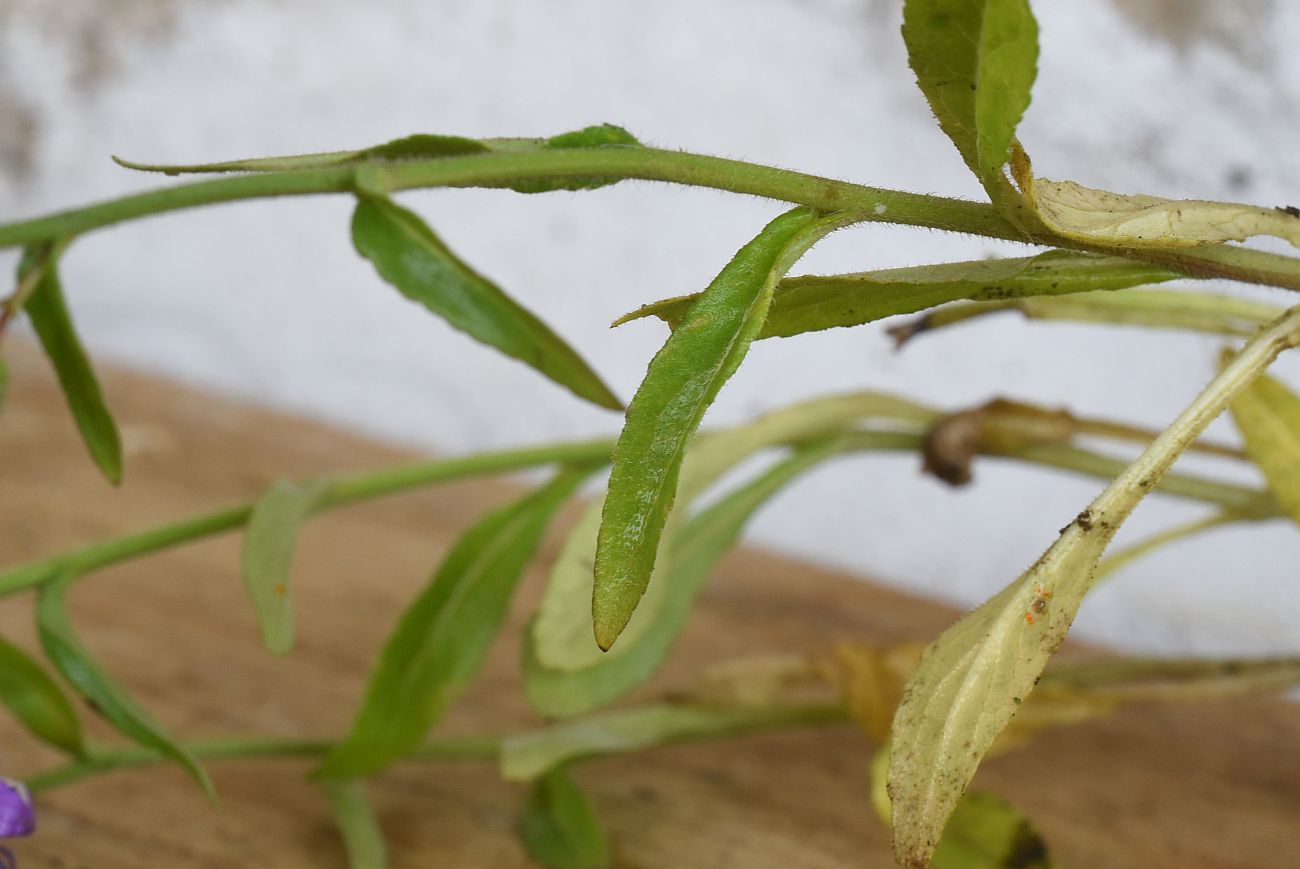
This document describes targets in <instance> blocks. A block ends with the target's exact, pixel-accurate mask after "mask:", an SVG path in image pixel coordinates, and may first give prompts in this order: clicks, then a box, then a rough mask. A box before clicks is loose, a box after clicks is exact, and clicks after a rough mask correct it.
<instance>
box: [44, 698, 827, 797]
mask: <svg viewBox="0 0 1300 869" xmlns="http://www.w3.org/2000/svg"><path fill="white" fill-rule="evenodd" d="M665 710H667V714H668V716H669V717H670V718H672V719H673V720H672V721H670V722H669V724H672V725H675V726H671V727H664V726H663V722H662V719H663V718H664V716H665V714H666V713H665ZM678 718H680V719H682V720H681V721H678V720H677V719H678ZM642 719H644V720H646V721H647V722H649V723H650V724H652V725H654V727H655V728H657V729H654V730H652V731H649V732H647V733H646V734H643V736H644V738H643V739H641V740H631V741H625V743H617V744H615V743H613V742H611V741H610V740H609V739H608V737H606V736H602V734H603V733H604V731H603V730H602V729H601V728H607V727H608V726H609V724H608V722H614V723H615V725H616V726H617V725H624V726H625V729H626V725H628V724H630V725H633V726H635V725H636V724H638V723H639V722H640V721H641V720H642ZM848 720H850V719H849V717H848V713H847V712H845V711H844V709H843V708H842V707H841V706H840V705H839V704H834V703H815V704H809V703H804V704H788V703H779V704H773V705H770V706H741V705H737V706H717V705H713V704H663V703H653V704H648V705H645V706H633V707H629V708H627V709H620V710H615V711H612V712H604V713H601V714H599V715H595V716H591V717H590V718H586V719H578V720H575V721H566V722H562V723H559V724H554V725H551V726H549V727H541V728H536V729H533V730H525V731H520V732H518V733H514V734H509V735H505V736H492V735H487V734H471V735H468V736H450V737H443V738H441V739H431V740H428V741H427V742H425V743H424V744H423V745H421V746H419V747H418V748H415V749H414V750H412V751H411V752H409V753H407V754H405V755H403V756H402V758H401V761H400V762H403V763H423V762H430V761H456V760H480V761H481V760H497V759H498V758H499V757H500V756H501V752H502V747H503V746H504V745H506V744H507V743H515V744H518V743H521V742H523V743H529V742H533V741H540V742H542V743H544V744H547V745H549V744H550V743H552V742H560V743H563V744H564V746H565V747H567V748H568V749H569V750H571V751H574V752H576V753H577V754H580V755H583V756H595V755H601V754H614V753H625V752H629V751H634V750H639V749H648V748H656V747H658V746H660V745H668V744H672V743H678V742H694V741H699V740H706V739H717V738H722V737H726V736H733V735H736V734H738V733H754V732H758V731H763V730H777V729H782V728H787V727H815V726H826V725H835V724H842V723H845V722H846V721H848ZM584 726H589V727H592V728H594V730H593V734H594V736H595V737H596V738H595V739H594V740H593V741H592V743H591V744H590V745H588V744H586V743H585V742H583V741H582V738H581V732H582V728H583V727H584ZM333 748H334V743H332V742H329V741H327V740H312V739H280V738H268V737H249V738H242V739H217V740H207V741H202V742H190V743H185V744H184V749H185V750H186V751H187V752H189V753H190V754H191V755H192V756H193V757H195V758H197V759H199V760H239V759H249V758H268V757H272V758H281V759H285V760H289V759H294V758H320V757H324V756H325V755H327V754H328V753H329V752H330V751H331V750H333ZM170 762H172V761H171V759H170V758H168V757H165V756H163V755H161V754H159V753H158V752H157V751H155V750H153V749H151V748H145V747H143V746H127V747H124V748H114V749H108V750H100V751H95V752H93V753H92V754H91V756H90V757H89V758H87V759H85V760H76V761H72V762H70V763H67V764H65V765H63V766H59V767H56V768H54V769H50V770H46V771H45V772H40V773H37V774H35V775H33V776H31V777H29V778H27V779H25V781H24V783H25V784H26V785H27V788H28V789H29V790H30V791H31V792H32V793H39V792H41V791H49V790H53V789H54V788H58V787H63V786H64V785H69V784H74V783H75V782H78V781H81V780H83V779H86V778H89V777H90V776H93V775H98V774H100V773H105V772H112V771H114V770H120V769H133V768H136V767H142V766H150V765H153V764H159V763H170Z"/></svg>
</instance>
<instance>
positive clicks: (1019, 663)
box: [889, 308, 1300, 867]
mask: <svg viewBox="0 0 1300 869" xmlns="http://www.w3.org/2000/svg"><path fill="white" fill-rule="evenodd" d="M1297 341H1300V308H1296V309H1293V310H1292V311H1289V312H1288V313H1287V314H1286V315H1285V316H1283V317H1281V318H1279V319H1278V320H1277V321H1275V322H1274V323H1273V324H1272V325H1270V326H1269V327H1268V328H1267V329H1264V330H1262V331H1261V332H1260V333H1259V334H1258V335H1257V336H1256V337H1255V338H1253V339H1252V340H1251V341H1250V342H1249V343H1248V344H1247V345H1246V347H1245V348H1244V349H1243V350H1242V352H1241V353H1240V354H1239V355H1238V356H1237V357H1236V358H1235V359H1234V360H1233V361H1232V362H1231V363H1229V364H1228V366H1227V367H1226V368H1224V369H1223V371H1221V372H1220V373H1219V375H1218V376H1217V377H1215V378H1214V380H1213V381H1211V382H1210V384H1209V385H1208V386H1207V387H1206V388H1205V390H1204V391H1203V392H1202V393H1201V394H1200V395H1199V396H1197V398H1196V399H1195V400H1194V401H1193V402H1192V403H1191V404H1190V405H1189V406H1188V407H1187V409H1186V410H1184V411H1183V413H1181V414H1180V415H1179V416H1178V418H1177V419H1176V420H1175V421H1174V422H1173V423H1172V424H1171V425H1170V426H1169V428H1167V429H1166V430H1165V431H1164V432H1162V433H1161V434H1160V436H1159V437H1158V438H1156V439H1155V440H1154V441H1153V442H1152V443H1151V445H1150V446H1149V447H1147V449H1146V450H1144V451H1143V453H1142V455H1140V456H1139V457H1138V458H1137V460H1136V461H1134V462H1133V463H1132V464H1131V465H1129V466H1128V467H1127V468H1126V469H1125V470H1124V471H1123V472H1122V473H1121V474H1120V475H1119V476H1118V477H1117V478H1116V479H1115V480H1114V481H1113V482H1112V483H1111V484H1110V485H1109V486H1108V487H1107V488H1106V489H1105V491H1103V492H1102V493H1101V494H1100V495H1098V496H1097V498H1096V499H1094V500H1093V502H1092V503H1091V504H1090V505H1089V506H1088V507H1087V508H1085V509H1084V510H1083V512H1081V513H1080V514H1079V515H1078V517H1076V518H1075V520H1074V521H1073V522H1071V523H1070V525H1069V526H1067V528H1066V529H1065V530H1064V531H1063V532H1062V534H1061V536H1060V537H1059V538H1058V539H1057V541H1056V542H1055V543H1054V544H1052V546H1050V547H1049V548H1048V549H1047V551H1046V552H1045V553H1044V554H1043V556H1042V557H1041V558H1040V559H1039V560H1038V561H1037V562H1036V563H1035V564H1034V565H1033V566H1032V567H1030V568H1029V570H1027V571H1026V572H1025V573H1024V574H1023V575H1022V576H1021V577H1020V578H1019V579H1017V580H1015V581H1014V582H1012V583H1011V584H1010V585H1008V586H1007V587H1006V588H1005V589H1003V590H1002V591H1001V592H1000V593H998V594H997V595H996V596H994V597H993V598H992V599H990V600H989V601H987V602H986V603H984V604H983V605H982V606H980V607H979V608H978V609H976V610H975V611H974V612H972V613H970V614H969V615H967V616H966V617H965V618H963V619H962V620H961V621H959V622H958V623H957V624H955V625H954V626H953V627H951V628H949V629H948V630H947V631H945V632H944V634H943V635H942V636H940V637H939V639H937V640H936V641H935V642H934V643H933V644H931V645H930V647H929V648H928V649H927V651H926V654H925V656H924V657H923V658H922V660H921V663H920V665H919V666H918V667H917V669H916V672H915V673H913V675H912V677H911V679H910V680H909V681H908V683H907V687H906V689H905V691H904V694H903V698H902V701H901V702H900V703H899V707H898V712H897V714H896V715H895V717H894V726H893V737H892V740H893V748H892V752H891V760H890V773H889V786H890V796H891V798H892V800H893V807H894V845H895V853H896V856H897V857H898V860H899V862H900V863H901V864H903V865H904V866H908V867H923V866H926V865H928V864H929V861H930V858H931V856H932V855H933V853H934V849H935V847H936V846H937V845H938V842H939V836H940V833H941V832H942V830H943V828H944V824H945V823H947V820H948V816H949V815H950V814H951V813H952V811H953V809H954V807H955V806H956V805H957V803H958V800H960V798H961V795H962V794H963V793H964V792H965V789H966V786H967V784H969V782H970V780H971V778H972V777H973V776H974V774H975V770H976V768H977V767H978V766H979V763H980V760H981V759H982V758H983V757H984V755H985V754H986V753H987V752H988V751H989V748H990V747H991V746H992V745H993V741H994V740H995V739H996V738H997V736H998V734H999V733H1001V732H1002V730H1003V729H1004V728H1005V727H1006V726H1007V724H1008V723H1009V722H1010V721H1011V719H1012V717H1013V716H1014V715H1015V714H1016V712H1017V711H1018V709H1019V706H1020V704H1021V703H1022V702H1024V699H1025V698H1026V697H1028V696H1029V693H1030V691H1032V690H1033V687H1034V685H1035V683H1036V682H1037V680H1038V678H1039V676H1040V674H1041V673H1042V672H1043V668H1044V667H1045V666H1046V665H1047V662H1048V660H1049V659H1050V658H1051V656H1052V653H1053V652H1055V651H1056V649H1057V648H1058V647H1059V646H1060V644H1061V643H1062V642H1063V641H1064V639H1065V635H1066V632H1067V631H1068V630H1069V627H1070V624H1071V623H1072V622H1073V621H1074V617H1075V614H1076V613H1077V612H1078V609H1079V606H1080V605H1081V604H1082V602H1083V598H1084V595H1086V594H1087V592H1088V590H1089V589H1090V588H1091V587H1092V585H1093V584H1094V582H1095V578H1094V574H1095V570H1096V567H1097V561H1098V559H1099V558H1100V557H1101V554H1102V551H1103V550H1104V549H1105V548H1106V546H1107V544H1108V543H1109V542H1110V539H1111V538H1112V537H1113V536H1114V534H1115V531H1116V529H1117V528H1118V527H1119V525H1120V524H1121V523H1122V522H1123V521H1124V520H1125V519H1126V518H1127V517H1128V515H1129V514H1130V513H1131V512H1132V511H1133V509H1134V507H1136V506H1137V504H1138V503H1139V502H1140V501H1141V499H1142V497H1143V496H1144V495H1146V494H1147V492H1149V491H1151V489H1152V488H1153V487H1154V486H1155V485H1156V484H1157V483H1158V482H1159V481H1160V479H1161V478H1162V477H1163V476H1164V475H1165V473H1166V472H1167V471H1168V470H1169V467H1170V465H1171V464H1173V462H1174V460H1175V459H1176V458H1177V457H1178V455H1179V454H1180V453H1181V452H1182V451H1183V450H1184V449H1185V448H1186V447H1187V445H1188V444H1190V443H1191V442H1192V441H1193V440H1195V439H1196V437H1197V436H1199V435H1200V433H1201V432H1202V431H1203V430H1204V429H1205V427H1206V426H1207V425H1208V424H1209V423H1210V421H1211V420H1213V419H1214V418H1215V417H1216V416H1218V415H1219V414H1220V413H1221V412H1222V411H1223V410H1224V408H1226V407H1227V405H1228V404H1229V403H1230V402H1231V401H1232V400H1233V399H1234V398H1235V397H1236V396H1237V395H1238V394H1239V393H1240V392H1241V391H1242V390H1243V389H1244V388H1245V387H1246V386H1247V385H1248V384H1249V383H1250V382H1251V381H1252V380H1253V379H1254V378H1255V377H1257V376H1258V375H1259V373H1260V372H1261V371H1263V369H1264V368H1265V367H1266V366H1267V365H1268V364H1269V363H1270V362H1272V360H1273V359H1274V358H1275V357H1276V356H1277V354H1278V353H1279V352H1281V350H1283V349H1285V348H1287V347H1292V346H1295V344H1296V343H1297Z"/></svg>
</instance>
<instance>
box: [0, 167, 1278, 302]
mask: <svg viewBox="0 0 1300 869" xmlns="http://www.w3.org/2000/svg"><path fill="white" fill-rule="evenodd" d="M362 168H364V169H366V170H367V172H366V176H367V183H370V184H374V183H380V184H382V186H383V188H384V189H386V190H407V189H412V188H422V187H484V186H486V187H492V186H501V185H503V184H506V183H510V182H518V181H524V180H546V179H565V178H582V177H591V176H593V175H596V176H605V177H609V178H640V179H645V180H651V181H666V182H671V183H676V184H685V185H689V186H696V187H711V188H713V189H716V190H726V191H730V192H733V193H746V194H751V195H755V196H762V197H765V198H768V199H777V200H781V201H784V202H791V203H795V204H799V205H808V206H812V207H814V208H817V209H821V210H824V211H843V210H849V211H862V212H865V214H864V215H863V219H864V220H875V221H880V222H885V223H899V224H904V225H908V226H925V227H930V228H932V229H944V230H950V231H953V232H964V233H970V234H973V235H980V236H985V237H988V238H1001V239H1009V240H1012V241H1023V242H1030V243H1035V244H1045V245H1050V246H1058V247H1071V248H1075V249H1079V250H1093V251H1098V252H1102V253H1109V254H1114V253H1116V252H1117V251H1116V250H1114V249H1112V248H1100V247H1096V246H1090V245H1087V244H1083V243H1079V242H1075V241H1072V240H1070V239H1065V238H1059V237H1057V236H1054V235H1050V236H1026V235H1025V234H1024V233H1023V232H1021V231H1020V230H1018V229H1016V228H1015V227H1013V226H1012V225H1011V224H1010V223H1008V222H1007V221H1006V220H1005V219H1004V218H1002V217H1001V216H1000V215H999V214H998V213H997V211H996V209H994V207H993V206H992V205H990V204H988V203H982V202H969V201H965V200H961V199H952V198H948V197H943V196H930V195H925V194H920V193H906V192H902V191H897V190H888V189H884V188H879V187H867V186H864V185H861V184H851V183H849V182H846V181H836V180H833V179H829V178H822V177H818V176H816V175H808V174H805V173H802V172H793V171H790V170H787V169H777V168H774V167H770V166H761V165H757V164H754V163H746V162H743V161H739V160H727V159H724V158H721V157H710V156H705V155H702V154H690V153H686V152H682V151H666V150H660V149H657V148H641V147H635V148H634V147H626V148H571V149H551V150H543V151H534V152H496V153H488V154H476V155H473V156H465V157H442V158H438V159H430V160H409V161H403V162H388V163H369V164H365V165H364V166H363V167H362ZM356 179H357V168H356V167H352V166H345V167H335V168H327V169H299V170H292V171H282V172H265V173H258V174H251V175H237V176H229V177H222V178H217V179H213V180H205V181H198V182H194V183H189V184H180V185H177V186H174V187H167V188H162V189H158V190H151V191H147V192H144V193H138V194H135V195H131V196H125V197H122V198H120V199H114V200H110V201H107V202H101V203H98V204H95V205H89V206H86V207H84V208H77V209H72V210H69V211H63V212H59V213H57V214H52V215H48V216H45V217H38V218H34V219H32V220H25V221H19V222H17V223H11V224H9V225H7V226H0V247H11V246H14V245H21V244H30V243H32V242H38V241H43V240H48V239H53V238H58V237H64V236H68V235H75V234H79V233H83V232H87V231H89V230H93V229H98V228H100V227H104V226H110V225H112V224H115V223H121V222H123V221H127V220H134V219H137V218H141V217H147V216H150V215H154V214H161V213H164V212H168V211H176V210H180V209H185V208H193V207H196V206H200V205H211V204H215V203H221V202H234V201H238V200H244V199H258V198H266V197H274V196H298V195H307V194H317V193H346V192H351V191H353V190H355V189H356V183H357V181H356ZM1119 252H1120V253H1123V254H1124V255H1126V256H1130V257H1133V258H1135V259H1140V260H1144V261H1148V262H1154V263H1158V264H1160V265H1164V266H1167V267H1170V268H1173V269H1175V270H1177V271H1179V272H1181V273H1183V274H1186V275H1189V276H1192V277H1201V278H1208V277H1219V278H1227V279H1230V280H1239V281H1245V282H1248V283H1257V284H1267V285H1271V286H1279V287H1286V288H1288V289H1300V260H1297V259H1294V258H1291V257H1284V256H1278V255H1276V254H1270V253H1264V252H1261V251H1255V250H1249V249H1247V248H1241V247H1234V246H1228V245H1210V246H1206V247H1197V248H1179V249H1160V250H1125V251H1119Z"/></svg>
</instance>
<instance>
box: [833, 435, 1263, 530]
mask: <svg viewBox="0 0 1300 869" xmlns="http://www.w3.org/2000/svg"><path fill="white" fill-rule="evenodd" d="M882 435H888V436H887V437H882ZM844 437H845V438H846V440H847V445H846V450H848V451H855V450H900V451H904V452H911V451H916V450H919V449H920V448H921V446H922V443H923V441H924V438H925V436H924V434H922V433H915V432H903V431H893V432H887V433H886V432H865V431H857V432H849V433H848V434H846V435H845V436H844ZM985 455H989V456H996V457H1000V458H1004V459H1015V460H1017V461H1022V462H1028V463H1029V464H1033V465H1042V466H1044V467H1049V468H1057V469H1058V470H1062V471H1073V472H1075V473H1077V474H1083V475H1084V476H1088V477H1096V478H1099V479H1102V480H1112V479H1114V478H1115V477H1116V476H1118V475H1119V474H1120V472H1122V471H1123V470H1124V468H1126V467H1128V462H1126V461H1124V460H1122V459H1117V458H1113V457H1111V456H1104V455H1102V454H1101V453H1094V452H1092V451H1091V450H1085V449H1082V448H1081V447H1076V446H1073V445H1071V444H1063V443H1028V444H1022V445H1018V446H1015V447H1010V448H1007V449H1005V450H1001V451H997V452H988V453H985ZM1156 491H1158V492H1162V493H1164V494H1166V495H1173V496H1175V497H1179V498H1188V499H1190V500H1193V501H1204V502H1207V503H1210V504H1217V505H1219V506H1221V507H1224V508H1226V509H1228V510H1231V511H1233V512H1234V513H1235V514H1236V515H1237V516H1238V518H1239V519H1240V520H1242V521H1248V520H1254V519H1272V518H1274V517H1277V516H1281V515H1283V514H1282V509H1281V507H1279V506H1278V504H1277V502H1276V501H1275V500H1273V496H1272V495H1271V494H1269V493H1268V492H1267V491H1266V490H1264V489H1251V488H1249V487H1247V486H1238V485H1236V484H1234V483H1223V482H1220V481H1218V480H1212V479H1209V478H1208V477H1199V476H1196V475H1194V474H1179V473H1170V474H1166V475H1165V477H1164V479H1163V480H1161V481H1160V483H1159V485H1157V486H1156Z"/></svg>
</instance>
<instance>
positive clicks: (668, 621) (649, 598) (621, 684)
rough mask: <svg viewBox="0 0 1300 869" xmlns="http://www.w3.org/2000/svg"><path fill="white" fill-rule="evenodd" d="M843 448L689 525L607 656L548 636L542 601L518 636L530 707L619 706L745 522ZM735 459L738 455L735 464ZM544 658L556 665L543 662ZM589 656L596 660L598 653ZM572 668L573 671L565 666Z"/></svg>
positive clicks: (778, 475) (808, 457)
mask: <svg viewBox="0 0 1300 869" xmlns="http://www.w3.org/2000/svg"><path fill="white" fill-rule="evenodd" d="M728 440H730V439H727V438H720V439H719V442H727V441H728ZM842 447H843V442H842V441H838V440H829V441H825V442H822V443H818V444H814V445H811V446H808V447H804V448H802V449H799V450H798V451H796V452H795V453H794V454H793V455H792V456H790V457H789V458H787V459H785V460H783V461H781V462H778V463H777V464H776V465H774V466H773V467H772V468H770V469H769V470H767V471H766V472H764V473H762V474H760V475H759V476H758V477H757V478H755V479H754V480H752V481H750V482H749V483H747V484H745V485H744V486H741V487H740V488H738V489H737V490H736V491H734V492H732V493H730V494H729V495H727V496H726V497H725V498H723V499H722V500H720V501H718V502H717V503H716V504H714V505H713V506H711V507H709V508H708V509H706V510H704V511H703V512H701V513H700V514H699V515H698V516H696V517H694V518H692V519H691V520H690V521H689V522H687V523H686V524H685V526H684V527H683V528H682V529H681V530H680V533H679V534H677V535H675V536H674V539H672V540H671V542H670V543H669V544H668V545H667V547H666V548H665V551H663V552H661V554H660V559H661V560H660V562H659V563H658V565H657V566H656V568H655V572H654V578H653V580H652V583H651V589H652V590H651V591H650V592H649V593H647V595H646V600H645V602H644V603H643V604H642V609H643V610H644V612H642V611H641V610H638V613H637V615H636V616H635V617H634V622H639V623H638V624H635V625H632V624H630V625H629V628H628V630H627V632H625V634H624V635H623V637H622V639H621V640H620V641H619V643H618V645H617V646H616V647H615V648H614V649H612V650H611V651H610V652H608V653H606V654H605V655H603V656H601V657H597V658H595V659H590V658H586V657H585V655H583V653H584V652H586V650H587V648H588V647H594V646H595V643H594V641H593V640H592V638H591V632H590V631H589V630H588V631H585V632H584V633H583V634H582V635H581V639H582V640H585V644H583V643H575V642H574V641H575V640H578V637H576V636H574V635H573V634H572V633H571V632H568V633H567V634H566V635H563V636H558V637H557V636H553V635H552V634H551V633H550V631H554V630H555V626H556V625H557V624H558V625H560V626H562V627H563V626H564V623H563V622H561V621H559V620H558V619H556V618H555V615H554V613H553V612H552V611H548V610H547V609H546V603H547V602H544V603H543V607H542V608H541V609H539V612H538V615H537V616H536V617H535V618H534V620H533V622H532V623H531V624H530V625H529V628H528V629H527V630H526V631H525V635H524V686H525V689H526V691H527V693H528V699H529V701H530V702H531V703H532V704H533V706H534V708H536V709H537V710H538V711H539V712H541V713H542V714H543V715H547V716H568V715H577V714H580V713H583V712H587V711H590V710H591V709H595V708H597V707H599V706H602V705H604V704H606V703H609V702H611V701H613V700H615V699H617V698H618V697H619V696H621V695H623V694H624V693H626V692H627V691H629V690H631V689H632V688H634V687H636V686H637V685H639V684H641V683H642V682H644V681H645V680H647V679H649V678H650V677H651V676H652V675H654V672H655V671H656V670H657V669H658V668H659V665H660V664H661V663H662V662H663V659H664V658H665V657H666V656H667V654H668V651H669V650H670V649H671V648H672V646H673V643H674V642H675V641H676V639H677V636H678V634H680V633H681V630H682V628H683V627H684V626H685V624H686V620H687V618H688V617H689V616H690V613H691V608H692V606H693V604H694V602H695V598H696V595H697V594H698V593H699V590H700V589H701V588H702V587H703V585H704V583H705V582H706V581H707V580H708V578H709V575H710V574H711V573H712V572H713V569H714V567H715V566H716V565H717V563H718V561H719V560H720V559H721V558H722V556H723V555H724V554H725V553H726V552H727V550H729V549H730V548H731V547H732V546H733V545H734V544H735V542H736V540H737V538H738V537H739V536H740V533H741V530H742V529H743V528H744V526H745V523H746V522H747V521H748V520H749V518H750V516H752V515H753V514H754V512H755V511H756V510H757V509H758V508H759V507H760V506H761V505H762V504H763V503H764V502H765V501H767V499H769V498H770V497H772V496H773V495H774V494H776V493H777V492H778V491H779V490H780V489H781V488H782V487H783V486H785V485H786V484H788V483H789V482H790V481H791V480H793V479H794V478H795V477H797V476H798V475H799V474H801V473H803V472H805V471H807V470H809V469H811V468H813V467H814V466H816V465H817V464H818V463H820V462H821V461H824V460H825V459H828V458H830V457H831V456H833V455H835V454H836V453H837V452H839V451H840V449H841V448H842ZM741 457H743V453H742V454H739V455H737V457H736V459H737V461H738V460H739V459H740V458H741ZM687 461H688V462H689V461H690V459H689V457H688V460H687ZM683 476H685V471H684V472H683ZM572 539H573V538H571V540H572ZM581 539H582V540H587V539H589V538H587V537H583V538H581ZM666 539H668V538H667V537H666ZM589 575H590V573H589V572H588V576H589ZM568 597H573V596H572V595H569V596H568ZM575 602H576V601H575ZM550 603H551V604H552V608H553V607H554V602H550ZM566 641H567V643H566ZM575 646H576V649H575ZM543 650H545V651H543ZM574 651H576V652H577V654H573V652H574ZM547 652H549V654H550V659H551V661H558V664H559V665H558V666H557V665H555V664H552V665H548V664H547V663H544V662H543V655H544V654H546V653H547ZM588 654H589V653H588ZM595 654H596V655H600V652H599V650H596V652H595ZM574 662H576V663H578V664H579V666H577V667H572V666H565V665H568V664H572V663H574Z"/></svg>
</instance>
